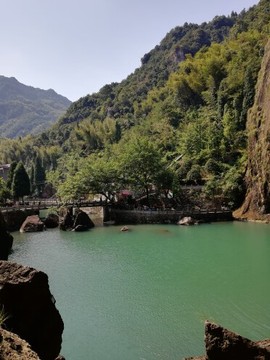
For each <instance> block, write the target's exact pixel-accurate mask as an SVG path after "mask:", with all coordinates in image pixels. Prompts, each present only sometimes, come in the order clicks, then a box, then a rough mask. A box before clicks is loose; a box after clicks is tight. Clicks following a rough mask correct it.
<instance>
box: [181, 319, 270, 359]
mask: <svg viewBox="0 0 270 360" xmlns="http://www.w3.org/2000/svg"><path fill="white" fill-rule="evenodd" d="M205 350H206V356H201V357H193V358H186V360H191V359H192V360H196V359H197V360H199V359H200V360H203V359H205V360H242V359H243V360H269V359H270V339H269V340H264V341H258V342H254V341H251V340H249V339H246V338H244V337H242V336H240V335H238V334H236V333H234V332H232V331H229V330H227V329H224V328H223V327H221V326H219V325H217V324H214V323H210V322H208V321H206V322H205Z"/></svg>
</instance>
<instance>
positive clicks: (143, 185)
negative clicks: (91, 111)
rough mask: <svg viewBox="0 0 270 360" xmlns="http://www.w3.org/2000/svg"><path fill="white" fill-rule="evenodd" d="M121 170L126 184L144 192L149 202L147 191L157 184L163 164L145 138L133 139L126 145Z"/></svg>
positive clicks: (156, 151) (157, 153)
mask: <svg viewBox="0 0 270 360" xmlns="http://www.w3.org/2000/svg"><path fill="white" fill-rule="evenodd" d="M121 169H122V172H123V177H124V178H125V179H126V181H127V183H129V184H131V185H132V186H134V187H137V188H138V189H139V190H144V191H145V194H146V197H147V201H148V202H149V191H150V189H151V188H152V187H153V186H156V185H157V184H158V178H159V174H160V173H161V171H163V170H164V164H163V163H162V157H161V154H160V152H159V151H158V150H157V148H156V147H155V146H154V145H153V144H152V143H151V142H150V141H149V140H148V139H147V138H143V139H138V138H135V139H132V140H131V141H129V142H128V143H127V144H126V147H125V150H124V155H123V157H122V166H121Z"/></svg>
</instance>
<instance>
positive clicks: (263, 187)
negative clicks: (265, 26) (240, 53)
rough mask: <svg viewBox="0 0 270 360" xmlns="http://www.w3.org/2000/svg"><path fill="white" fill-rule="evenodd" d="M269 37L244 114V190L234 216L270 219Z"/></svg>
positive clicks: (249, 218) (250, 218) (248, 218)
mask: <svg viewBox="0 0 270 360" xmlns="http://www.w3.org/2000/svg"><path fill="white" fill-rule="evenodd" d="M269 99H270V40H269V41H268V43H267V45H266V48H265V54H264V57H263V61H262V66H261V70H260V73H259V77H258V82H257V88H256V95H255V101H254V105H253V107H252V109H251V110H250V112H249V115H248V121H247V130H248V165H247V172H246V185H247V194H246V198H245V201H244V203H243V205H242V207H241V208H240V209H238V210H237V211H236V212H235V213H234V216H235V217H236V218H239V219H247V220H264V221H270V101H269Z"/></svg>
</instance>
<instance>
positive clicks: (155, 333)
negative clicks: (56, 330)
mask: <svg viewBox="0 0 270 360" xmlns="http://www.w3.org/2000/svg"><path fill="white" fill-rule="evenodd" d="M130 229H131V231H130V232H120V227H114V226H112V227H99V228H95V229H93V230H91V231H89V232H86V233H74V232H60V231H59V230H50V231H46V232H44V233H33V234H19V233H16V234H15V242H14V252H13V254H12V255H11V257H10V260H13V261H17V262H19V263H21V264H24V265H29V266H33V267H36V268H38V269H41V270H43V271H45V272H46V273H47V274H48V275H49V282H50V289H51V292H52V293H53V295H54V297H55V299H56V305H57V308H58V309H59V311H60V313H61V315H62V317H63V319H64V323H65V330H64V335H63V346H62V354H63V355H64V356H66V359H67V360H89V359H91V360H156V359H162V360H174V359H175V360H176V359H181V358H183V357H184V356H191V355H199V354H202V353H204V344H203V336H204V320H206V319H208V320H212V321H215V322H217V323H220V324H221V325H223V326H225V327H228V328H230V329H231V330H234V331H236V332H240V333H241V334H242V335H243V336H247V337H249V338H251V339H253V340H257V339H263V338H267V337H268V338H269V337H270V300H269V299H270V285H269V275H270V226H269V225H263V224H251V223H238V222H232V223H219V224H209V225H200V226H194V227H180V226H174V225H164V226H162V225H151V226H149V225H140V226H130Z"/></svg>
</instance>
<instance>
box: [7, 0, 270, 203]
mask: <svg viewBox="0 0 270 360" xmlns="http://www.w3.org/2000/svg"><path fill="white" fill-rule="evenodd" d="M269 23H270V4H269V2H268V1H267V0H261V1H260V2H259V4H258V5H256V6H254V7H252V8H250V9H249V10H248V11H243V12H241V13H240V14H239V15H237V14H236V13H232V14H231V16H229V17H225V16H221V17H216V18H214V19H213V20H212V21H211V22H209V23H203V24H201V25H195V24H187V23H186V24H184V25H183V26H182V27H177V28H175V29H173V30H172V31H170V32H169V33H168V34H167V35H166V37H165V38H164V39H163V40H162V41H161V43H160V44H159V45H157V46H156V47H155V49H153V50H152V51H150V52H149V53H148V54H146V55H144V57H143V58H142V65H141V67H140V68H139V69H136V70H135V71H134V73H133V74H131V75H130V76H129V77H128V78H127V79H125V80H124V81H122V82H121V83H119V84H118V83H113V84H108V85H105V86H104V87H103V88H102V89H101V90H100V91H99V92H98V93H96V94H92V95H88V96H86V97H84V98H81V99H80V100H79V101H77V102H75V103H73V104H72V105H71V106H70V108H69V109H68V111H67V112H66V114H65V115H64V116H63V117H62V118H60V119H59V121H58V123H57V124H56V125H54V126H53V127H52V128H51V129H50V130H49V131H47V132H44V133H42V134H41V135H40V136H38V137H33V136H27V137H26V138H22V139H19V140H2V141H1V142H0V150H1V152H0V153H1V157H2V162H12V161H18V160H23V162H24V164H25V166H26V168H28V169H30V168H31V167H32V165H33V162H34V158H37V157H38V158H40V159H41V162H42V166H43V168H44V169H45V170H46V177H47V181H50V182H51V183H52V184H53V185H54V186H55V187H56V188H57V190H58V195H60V196H61V197H62V198H72V197H78V196H80V194H84V193H88V192H92V193H95V192H99V193H105V194H106V196H110V194H111V195H112V194H113V193H114V192H115V191H117V189H119V188H125V187H134V186H135V183H136V186H137V187H139V188H140V190H141V191H145V192H146V193H147V192H148V191H149V189H150V185H151V186H152V185H155V187H156V188H157V189H159V191H160V192H162V191H166V190H168V189H173V190H174V194H178V195H179V194H181V190H180V188H181V185H182V184H195V185H198V184H204V185H205V186H204V197H205V198H209V199H212V198H213V197H216V198H219V199H221V201H222V202H225V203H227V204H229V205H230V206H231V207H234V208H235V207H237V206H239V205H240V204H241V202H242V201H243V199H244V195H245V183H244V173H245V169H246V164H247V133H246V120H247V113H248V110H249V108H250V107H251V106H252V105H253V101H254V94H255V84H256V82H257V77H258V72H259V69H260V66H261V61H262V57H263V55H264V47H265V44H266V42H267V38H268V36H269ZM144 145H145V147H144ZM138 149H140V150H141V151H140V152H139V151H138ZM143 149H144V150H143ZM136 151H137V152H136ZM127 154H129V156H127ZM147 156H149V158H150V159H152V160H153V161H152V162H151V161H150V162H148V160H145V163H144V164H145V166H142V165H140V160H141V159H144V157H146V158H147ZM130 159H134V162H133V163H131V162H130ZM148 164H151V165H153V167H152V168H151V169H148ZM29 172H30V170H29ZM149 174H150V175H151V176H150V175H149ZM135 179H136V180H135ZM142 179H143V180H142ZM179 196H180V195H179Z"/></svg>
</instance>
